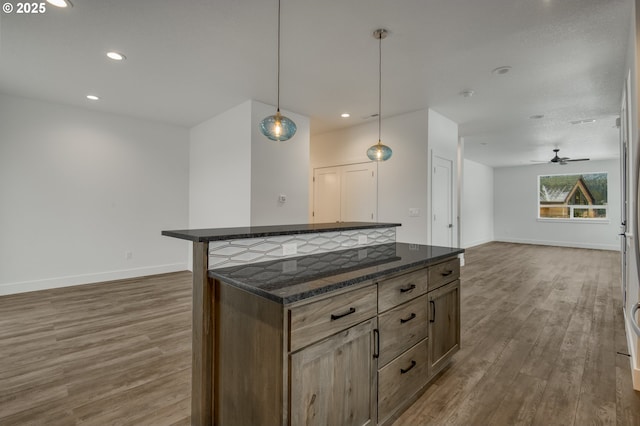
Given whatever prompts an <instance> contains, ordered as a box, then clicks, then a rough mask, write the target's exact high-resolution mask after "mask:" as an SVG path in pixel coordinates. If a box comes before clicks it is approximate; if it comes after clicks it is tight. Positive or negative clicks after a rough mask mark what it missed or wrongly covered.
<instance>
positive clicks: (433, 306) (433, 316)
mask: <svg viewBox="0 0 640 426" xmlns="http://www.w3.org/2000/svg"><path fill="white" fill-rule="evenodd" d="M429 303H430V304H431V319H430V320H429V322H436V302H434V301H433V300H429Z"/></svg>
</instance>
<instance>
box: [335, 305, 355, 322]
mask: <svg viewBox="0 0 640 426" xmlns="http://www.w3.org/2000/svg"><path fill="white" fill-rule="evenodd" d="M355 311H356V308H351V309H349V310H348V311H347V312H345V313H344V314H339V315H336V314H331V321H335V320H337V319H340V318H342V317H346V316H347V315H351V314H353V313H354V312H355Z"/></svg>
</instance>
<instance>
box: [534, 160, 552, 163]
mask: <svg viewBox="0 0 640 426" xmlns="http://www.w3.org/2000/svg"><path fill="white" fill-rule="evenodd" d="M529 161H531V162H532V163H548V162H549V160H544V161H541V160H529Z"/></svg>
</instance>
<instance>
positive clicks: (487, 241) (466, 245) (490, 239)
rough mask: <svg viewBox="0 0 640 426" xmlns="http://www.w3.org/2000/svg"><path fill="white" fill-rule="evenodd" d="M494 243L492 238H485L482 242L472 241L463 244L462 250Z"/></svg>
mask: <svg viewBox="0 0 640 426" xmlns="http://www.w3.org/2000/svg"><path fill="white" fill-rule="evenodd" d="M493 241H495V239H493V238H487V239H483V240H476V241H472V242H470V243H465V244H464V247H463V248H471V247H475V246H479V245H482V244H486V243H490V242H493Z"/></svg>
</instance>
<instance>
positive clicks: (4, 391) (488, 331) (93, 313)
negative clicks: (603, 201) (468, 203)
mask: <svg viewBox="0 0 640 426" xmlns="http://www.w3.org/2000/svg"><path fill="white" fill-rule="evenodd" d="M466 262H467V264H466V266H465V267H464V268H463V269H462V309H461V315H462V346H461V350H460V352H459V353H458V354H456V355H455V357H454V359H453V362H452V364H451V366H450V367H449V368H448V369H446V370H445V371H444V372H443V373H441V374H440V376H439V377H438V378H437V379H436V380H435V382H434V383H433V385H432V386H431V387H430V388H429V389H428V390H427V391H426V392H425V394H424V395H423V396H422V397H421V398H420V399H419V400H418V401H417V402H416V403H415V404H414V405H413V406H412V407H410V408H409V410H408V411H407V412H405V414H404V415H403V416H402V417H400V418H399V419H398V420H397V421H396V423H395V425H396V426H404V425H412V426H413V425H498V426H500V425H576V426H577V425H629V426H635V425H640V393H638V392H634V391H633V390H632V388H631V376H630V369H629V358H628V357H627V356H625V355H621V354H619V353H622V354H626V353H628V352H627V347H626V338H625V336H624V330H623V319H622V311H621V301H620V289H619V280H620V273H619V263H618V262H619V254H618V253H616V252H607V251H596V250H582V249H571V248H555V247H541V246H528V245H517V244H506V243H490V244H486V245H484V246H480V247H476V248H473V249H470V250H468V251H467V254H466ZM190 321H191V274H190V273H187V272H184V273H176V274H166V275H158V276H153V277H145V278H140V279H132V280H124V281H118V282H110V283H102V284H95V285H86V286H77V287H68V288H62V289H54V290H46V291H40V292H33V293H24V294H19V295H12V296H4V297H0V425H2V426H5V425H12V426H13V425H154V426H162V425H167V426H168V425H188V424H189V423H190V417H189V410H190V380H191V368H190V363H191V330H190Z"/></svg>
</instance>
